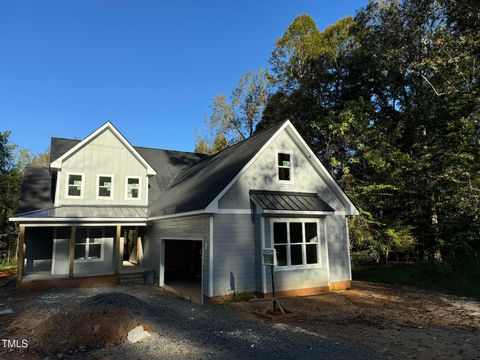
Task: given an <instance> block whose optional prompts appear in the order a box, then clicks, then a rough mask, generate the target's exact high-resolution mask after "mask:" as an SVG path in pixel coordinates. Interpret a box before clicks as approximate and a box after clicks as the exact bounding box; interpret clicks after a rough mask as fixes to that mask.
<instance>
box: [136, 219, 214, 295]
mask: <svg viewBox="0 0 480 360" xmlns="http://www.w3.org/2000/svg"><path fill="white" fill-rule="evenodd" d="M209 221H210V220H209V216H207V215H199V216H188V217H179V218H172V219H166V220H156V221H153V222H151V223H150V224H149V225H148V227H147V235H146V239H145V249H144V258H143V259H144V260H143V266H144V267H145V268H146V269H148V270H153V271H155V273H156V274H157V276H158V275H159V268H160V257H161V253H160V251H161V240H162V239H164V240H165V239H169V238H170V239H185V240H189V239H203V244H204V247H203V253H204V263H203V292H204V295H208V242H209V241H208V240H209V228H210V225H209Z"/></svg>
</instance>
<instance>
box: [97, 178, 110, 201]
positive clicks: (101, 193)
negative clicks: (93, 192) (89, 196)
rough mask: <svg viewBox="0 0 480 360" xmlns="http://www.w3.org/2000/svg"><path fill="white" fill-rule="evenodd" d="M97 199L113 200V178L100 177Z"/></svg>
mask: <svg viewBox="0 0 480 360" xmlns="http://www.w3.org/2000/svg"><path fill="white" fill-rule="evenodd" d="M97 181H98V189H97V197H98V198H105V199H111V198H112V197H113V176H111V175H98V180H97Z"/></svg>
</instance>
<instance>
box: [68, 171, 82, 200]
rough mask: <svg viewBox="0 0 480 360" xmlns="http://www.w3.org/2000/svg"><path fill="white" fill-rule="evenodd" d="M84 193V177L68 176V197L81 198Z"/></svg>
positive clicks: (78, 175)
mask: <svg viewBox="0 0 480 360" xmlns="http://www.w3.org/2000/svg"><path fill="white" fill-rule="evenodd" d="M82 191H83V175H81V174H68V185H67V196H68V197H81V196H82V195H83V194H82Z"/></svg>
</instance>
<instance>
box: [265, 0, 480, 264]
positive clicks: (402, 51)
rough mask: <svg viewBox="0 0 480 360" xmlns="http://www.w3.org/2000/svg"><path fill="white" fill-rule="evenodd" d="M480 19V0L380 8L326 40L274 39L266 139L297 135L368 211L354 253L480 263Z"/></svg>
mask: <svg viewBox="0 0 480 360" xmlns="http://www.w3.org/2000/svg"><path fill="white" fill-rule="evenodd" d="M453 3H455V5H452V4H453ZM477 14H478V7H475V5H474V2H473V1H466V2H462V3H458V2H450V1H447V0H442V1H423V0H404V1H393V0H392V1H382V2H371V3H370V4H369V5H368V6H366V7H364V8H362V9H360V11H359V12H358V13H357V15H356V16H355V18H353V19H352V18H345V19H342V20H340V21H339V22H337V24H334V25H333V26H330V27H328V28H326V29H325V30H324V31H319V30H318V29H317V27H316V25H315V23H314V21H313V20H312V19H311V18H309V17H308V15H302V16H300V17H297V18H296V19H295V21H294V22H293V23H292V25H290V26H289V27H288V29H287V30H286V32H285V34H284V36H283V37H282V38H281V39H280V40H279V41H277V43H276V46H275V49H274V51H273V53H272V57H271V60H270V61H271V64H272V68H273V74H272V78H273V79H275V83H274V84H275V86H276V91H275V93H273V94H272V95H271V96H270V97H269V100H268V103H267V105H266V108H265V111H264V115H263V118H262V122H261V123H260V124H259V126H258V129H261V128H263V127H266V126H269V125H271V124H273V123H275V122H278V121H282V120H284V119H286V118H288V119H290V120H291V121H292V122H293V123H294V124H295V126H296V127H297V128H298V129H299V131H300V133H301V134H302V135H303V136H304V137H305V139H306V140H307V142H308V143H309V144H310V145H311V147H312V149H313V150H314V151H315V152H316V153H317V155H318V156H319V157H320V159H321V161H322V162H323V163H324V165H325V166H326V167H327V169H328V170H329V171H330V172H331V173H332V175H333V176H334V177H335V178H336V179H337V180H338V181H339V182H340V184H341V185H342V186H343V188H344V189H345V190H346V191H347V193H348V194H349V195H350V196H351V197H352V199H353V201H354V203H356V205H357V206H358V207H359V208H360V209H361V210H362V211H361V214H362V215H361V217H360V218H358V219H355V220H354V221H352V222H351V225H352V226H353V228H352V231H351V232H352V244H353V245H354V246H357V248H356V249H355V248H354V250H360V251H368V252H370V253H371V254H374V257H377V258H378V256H379V254H382V253H383V254H384V255H383V256H385V257H387V256H388V255H386V253H387V250H388V252H390V251H395V252H397V253H402V252H405V251H406V252H412V253H415V255H416V256H417V258H418V259H433V257H434V254H435V253H436V252H438V251H442V252H445V253H447V254H448V256H450V257H455V256H459V255H460V254H461V255H462V256H463V257H465V256H473V257H474V258H475V257H476V258H477V259H478V254H479V253H480V243H479V241H478V234H479V233H480V228H479V227H480V221H479V214H478V207H479V206H478V204H479V194H480V179H479V177H480V167H479V164H480V151H479V147H480V143H479V140H478V139H479V134H480V127H479V117H478V114H479V112H478V110H479V109H480V103H479V102H480V100H479V99H480V97H479V86H480V85H479V84H480V82H479V74H480V62H479V61H478V56H479V53H480V51H479V50H480V41H479V39H480V19H479V18H478V16H477ZM475 209H476V210H475ZM412 239H413V240H412ZM412 241H413V244H414V245H415V246H414V247H415V250H414V251H413V250H412ZM399 242H400V243H401V244H402V245H399ZM407 245H408V246H407ZM382 249H383V250H382ZM406 249H407V250H406ZM477 261H478V260H477Z"/></svg>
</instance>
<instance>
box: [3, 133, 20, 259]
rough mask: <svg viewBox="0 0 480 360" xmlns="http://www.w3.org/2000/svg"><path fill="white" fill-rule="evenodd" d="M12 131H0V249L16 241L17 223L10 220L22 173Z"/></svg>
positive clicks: (18, 192) (17, 199) (16, 203)
mask: <svg viewBox="0 0 480 360" xmlns="http://www.w3.org/2000/svg"><path fill="white" fill-rule="evenodd" d="M9 137H10V132H9V131H5V132H3V133H0V250H6V249H8V246H9V244H10V243H11V242H13V241H15V238H16V228H15V225H14V224H12V223H11V222H9V221H8V219H9V218H10V217H11V216H12V215H13V214H14V212H15V210H16V208H17V205H18V201H19V197H20V185H21V179H22V173H21V171H20V168H19V166H18V163H16V162H15V160H16V159H15V153H14V152H15V149H16V146H15V145H13V144H11V143H10V142H9Z"/></svg>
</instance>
